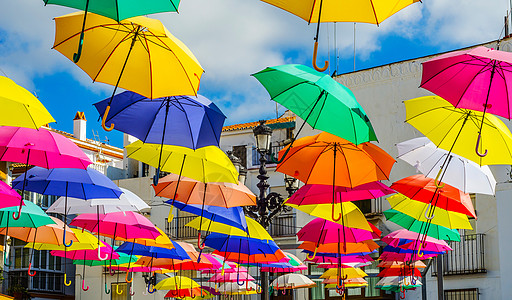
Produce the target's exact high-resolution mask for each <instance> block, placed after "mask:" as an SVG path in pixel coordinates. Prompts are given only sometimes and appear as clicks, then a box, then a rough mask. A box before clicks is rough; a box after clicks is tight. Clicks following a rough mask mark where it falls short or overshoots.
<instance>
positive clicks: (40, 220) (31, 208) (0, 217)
mask: <svg viewBox="0 0 512 300" xmlns="http://www.w3.org/2000/svg"><path fill="white" fill-rule="evenodd" d="M23 203H24V204H25V205H23V206H21V214H20V215H18V216H19V218H18V219H12V218H11V215H12V214H13V213H14V212H18V207H16V206H10V207H4V208H2V209H0V227H1V228H5V227H9V228H11V227H30V228H37V227H41V226H45V225H49V224H54V225H55V222H54V221H53V220H52V219H51V218H50V217H49V216H48V215H47V214H46V213H45V212H44V211H43V210H42V209H41V208H40V207H39V206H37V205H36V204H34V203H33V202H30V201H28V200H23ZM7 234H8V235H10V229H9V232H8V233H7Z"/></svg>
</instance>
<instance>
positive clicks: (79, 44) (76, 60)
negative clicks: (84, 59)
mask: <svg viewBox="0 0 512 300" xmlns="http://www.w3.org/2000/svg"><path fill="white" fill-rule="evenodd" d="M83 45H84V29H83V28H82V32H81V33H80V41H79V42H78V50H77V52H76V53H73V62H74V63H75V64H76V63H78V61H79V60H80V56H82V46H83Z"/></svg>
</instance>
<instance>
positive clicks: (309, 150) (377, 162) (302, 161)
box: [276, 132, 395, 188]
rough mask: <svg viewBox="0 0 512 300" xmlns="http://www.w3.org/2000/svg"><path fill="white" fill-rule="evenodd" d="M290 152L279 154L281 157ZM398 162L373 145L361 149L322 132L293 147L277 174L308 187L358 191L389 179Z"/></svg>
mask: <svg viewBox="0 0 512 300" xmlns="http://www.w3.org/2000/svg"><path fill="white" fill-rule="evenodd" d="M286 151H287V148H284V149H282V150H281V151H279V156H280V157H282V156H283V155H284V153H285V152H286ZM394 163H395V160H394V159H393V158H392V157H391V156H389V154H387V153H386V152H385V151H384V150H382V149H380V148H379V147H377V146H375V145H373V144H371V143H362V144H360V145H358V146H356V145H354V144H352V143H350V142H348V141H346V140H344V139H342V138H340V137H337V136H334V135H332V134H329V133H326V132H323V133H320V134H317V135H314V136H308V137H303V138H300V139H298V140H296V141H295V142H294V143H293V147H291V149H290V150H289V152H288V154H287V155H286V157H285V158H284V159H283V161H282V162H281V163H280V164H278V165H277V168H276V171H279V172H281V173H284V174H287V175H290V176H293V177H295V178H297V179H299V180H300V181H302V182H304V183H306V184H324V185H331V187H332V186H333V185H334V186H345V187H351V188H353V187H355V186H358V185H361V184H364V183H368V182H373V181H377V180H385V179H389V173H390V172H391V168H392V167H393V164H394Z"/></svg>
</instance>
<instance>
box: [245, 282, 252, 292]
mask: <svg viewBox="0 0 512 300" xmlns="http://www.w3.org/2000/svg"><path fill="white" fill-rule="evenodd" d="M245 290H247V291H249V292H250V291H252V290H254V288H253V287H252V286H251V287H249V280H247V281H246V282H245Z"/></svg>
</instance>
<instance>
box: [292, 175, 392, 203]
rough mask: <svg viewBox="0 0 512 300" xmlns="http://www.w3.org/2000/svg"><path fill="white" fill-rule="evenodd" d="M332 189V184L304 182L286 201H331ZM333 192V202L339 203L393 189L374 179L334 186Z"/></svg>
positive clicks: (377, 194) (381, 194)
mask: <svg viewBox="0 0 512 300" xmlns="http://www.w3.org/2000/svg"><path fill="white" fill-rule="evenodd" d="M332 189H333V187H332V185H324V184H306V185H304V186H302V187H301V188H300V189H298V190H297V191H296V192H295V193H294V194H293V195H292V196H291V197H290V198H289V199H288V201H287V203H291V204H296V205H310V204H320V203H332V199H331V198H332ZM334 193H335V198H334V203H340V202H346V201H358V200H367V199H376V198H379V197H383V196H386V195H389V194H393V193H395V191H394V190H392V189H390V188H389V187H387V186H386V185H385V184H383V183H381V182H379V181H374V182H369V183H365V184H362V185H359V186H356V187H354V188H347V187H343V186H335V187H334Z"/></svg>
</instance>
